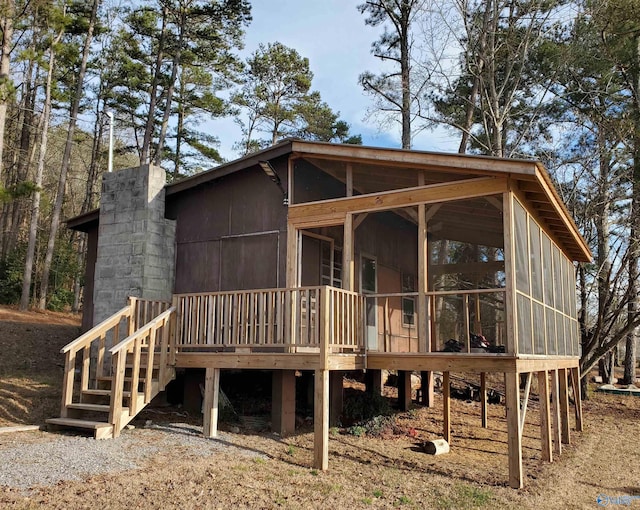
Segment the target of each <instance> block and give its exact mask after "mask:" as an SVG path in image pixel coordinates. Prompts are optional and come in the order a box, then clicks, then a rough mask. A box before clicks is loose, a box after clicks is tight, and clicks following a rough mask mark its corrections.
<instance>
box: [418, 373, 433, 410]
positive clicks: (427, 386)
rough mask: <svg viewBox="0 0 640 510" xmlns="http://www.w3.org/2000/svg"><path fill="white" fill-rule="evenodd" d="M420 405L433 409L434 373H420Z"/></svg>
mask: <svg viewBox="0 0 640 510" xmlns="http://www.w3.org/2000/svg"><path fill="white" fill-rule="evenodd" d="M420 378H421V382H420V396H421V399H420V403H421V404H422V405H425V406H427V407H433V405H434V398H433V386H434V384H433V372H430V371H422V372H420Z"/></svg>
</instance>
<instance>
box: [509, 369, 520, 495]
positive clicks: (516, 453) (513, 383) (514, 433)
mask: <svg viewBox="0 0 640 510" xmlns="http://www.w3.org/2000/svg"><path fill="white" fill-rule="evenodd" d="M505 381H506V387H505V399H506V407H507V434H508V445H509V485H510V486H511V487H513V488H514V489H520V488H522V486H523V484H524V483H523V482H524V481H523V472H522V436H521V434H520V387H519V381H518V374H517V373H515V372H508V373H506V374H505Z"/></svg>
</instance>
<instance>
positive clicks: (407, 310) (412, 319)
mask: <svg viewBox="0 0 640 510" xmlns="http://www.w3.org/2000/svg"><path fill="white" fill-rule="evenodd" d="M415 291H416V277H415V275H413V274H410V273H402V292H403V293H408V292H415ZM402 325H403V326H404V327H405V328H411V327H414V326H415V325H416V298H414V297H413V296H403V298H402Z"/></svg>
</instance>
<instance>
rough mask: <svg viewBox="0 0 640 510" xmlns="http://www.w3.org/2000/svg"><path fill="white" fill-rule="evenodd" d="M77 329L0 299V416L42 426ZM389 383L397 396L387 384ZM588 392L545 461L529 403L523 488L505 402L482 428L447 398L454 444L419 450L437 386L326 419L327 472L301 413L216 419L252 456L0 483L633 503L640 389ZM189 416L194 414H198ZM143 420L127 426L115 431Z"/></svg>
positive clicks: (73, 500) (101, 493)
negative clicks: (279, 421) (386, 422)
mask: <svg viewBox="0 0 640 510" xmlns="http://www.w3.org/2000/svg"><path fill="white" fill-rule="evenodd" d="M78 330H79V319H78V318H77V317H74V316H71V315H64V314H54V313H45V314H43V313H35V312H29V313H19V312H17V311H16V310H14V309H11V308H7V307H0V348H1V349H2V355H1V356H0V427H7V426H13V425H24V424H36V425H40V424H42V423H44V420H45V419H46V418H47V417H51V416H57V415H58V412H59V410H58V408H59V399H60V384H61V380H62V365H63V359H62V357H61V355H59V349H60V347H62V346H63V345H64V344H66V343H67V342H69V341H70V340H72V339H73V338H75V337H76V336H77V334H78ZM496 385H497V383H496ZM533 390H535V386H534V388H533ZM387 391H388V394H389V396H393V394H394V390H393V389H388V390H387ZM590 397H591V398H590V399H589V400H588V401H586V402H585V403H584V414H585V431H584V432H583V433H576V432H575V431H572V432H573V433H572V436H571V443H572V444H571V445H569V446H565V448H564V450H563V453H562V455H561V456H560V457H556V458H555V459H554V462H553V463H551V464H549V463H544V462H542V461H541V452H540V438H539V413H538V408H537V405H536V404H537V402H536V401H535V395H534V396H533V397H532V401H531V402H530V406H529V410H528V412H527V415H526V416H527V419H526V421H527V424H526V426H525V430H524V434H523V445H524V447H523V464H524V471H525V475H526V480H525V488H524V489H523V490H520V491H516V490H513V489H511V488H509V487H508V486H507V476H508V469H507V433H506V424H505V419H504V407H503V406H502V405H490V406H489V426H488V428H487V429H483V428H482V427H480V406H479V403H477V402H473V401H471V402H466V401H462V400H453V404H452V412H451V417H452V443H451V452H450V453H449V454H446V455H441V456H436V457H433V456H429V455H426V454H425V453H423V452H422V451H421V449H420V448H419V445H420V443H421V442H422V441H424V440H427V439H434V438H436V437H438V436H439V434H440V432H441V429H442V405H441V399H440V395H439V394H436V405H435V406H434V407H433V408H431V409H427V408H421V407H415V408H414V409H412V410H410V411H409V412H405V413H398V414H396V415H395V416H394V423H393V425H392V426H391V427H388V428H387V429H386V431H385V433H383V434H382V435H381V436H378V437H370V436H367V435H363V436H355V435H352V434H347V433H344V431H341V430H338V429H332V435H331V438H330V442H329V452H330V460H329V470H328V471H327V472H318V471H316V470H314V469H312V468H311V467H310V466H311V464H312V458H313V434H312V432H311V427H310V426H309V425H303V426H301V428H300V430H299V433H298V434H296V435H295V436H293V437H290V438H286V439H284V440H283V439H281V438H279V437H277V436H275V435H273V434H270V433H268V432H263V433H258V432H255V431H251V430H246V429H243V428H240V430H239V431H238V429H231V428H229V427H226V428H225V426H224V425H222V426H221V429H222V430H225V434H224V438H225V439H221V440H220V441H224V442H229V443H233V444H234V445H236V446H237V447H239V448H241V449H243V450H245V451H247V452H253V453H258V454H259V455H257V456H255V455H254V456H248V455H247V456H242V455H238V454H237V451H236V450H232V449H229V450H225V449H221V450H220V451H216V453H215V454H213V455H208V456H202V455H193V454H192V453H190V452H189V451H187V450H185V449H184V448H182V447H179V446H176V447H175V450H160V451H159V452H158V453H156V454H154V455H152V456H150V457H149V458H148V459H146V460H145V463H144V465H142V466H140V467H139V468H138V469H135V470H128V471H112V472H109V473H107V474H100V475H96V476H91V477H89V478H87V479H85V480H80V481H60V482H58V483H56V484H55V485H49V486H36V487H32V488H30V489H28V490H26V491H25V490H24V489H19V488H16V487H6V486H5V487H2V486H0V508H16V509H22V508H25V509H27V508H28V509H30V508H34V509H35V508H59V509H70V508H74V509H76V508H77V509H80V508H87V509H88V508H91V509H96V508H105V509H125V508H127V509H130V508H145V509H146V508H162V509H164V508H176V509H178V508H180V509H183V508H184V509H187V508H194V509H196V508H200V509H205V508H334V509H342V508H351V509H354V508H443V509H445V508H594V507H597V506H598V503H597V498H598V497H599V496H600V498H601V501H603V502H606V503H610V505H611V506H615V504H623V505H624V506H629V507H633V506H637V507H639V508H640V498H639V499H633V498H632V497H633V496H640V441H638V440H637V438H638V423H639V422H640V398H637V397H628V396H617V395H607V394H600V393H591V394H590ZM163 412H165V413H166V414H158V413H157V412H155V413H154V412H153V411H147V412H146V413H145V414H143V415H142V416H141V419H140V420H138V421H137V422H136V423H137V424H138V427H140V424H141V423H142V424H144V420H147V419H153V420H154V421H158V420H160V419H169V418H170V417H171V416H172V414H171V413H170V412H166V411H163ZM572 418H573V416H572ZM179 419H180V420H184V416H181V417H180V418H179ZM193 420H194V421H193V423H194V426H195V425H198V424H199V418H198V417H196V418H194V419H193ZM234 431H235V433H234ZM143 432H144V429H141V428H136V429H134V430H130V431H125V432H124V434H132V435H135V434H142V433H143ZM57 437H59V435H58V434H57V433H49V432H45V431H35V432H21V433H8V434H6V433H5V434H0V447H1V446H2V445H6V444H8V443H11V444H15V443H18V444H20V443H23V444H31V443H38V442H47V441H54V440H55V438H57ZM1 469H3V470H5V469H9V470H10V469H11V465H10V464H9V465H4V466H2V468H1ZM603 497H612V498H615V497H620V498H621V499H619V500H615V499H613V500H611V499H606V500H603ZM627 498H628V499H627Z"/></svg>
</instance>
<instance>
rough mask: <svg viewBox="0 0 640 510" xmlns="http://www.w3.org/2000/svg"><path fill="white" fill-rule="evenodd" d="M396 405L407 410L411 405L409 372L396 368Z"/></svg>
mask: <svg viewBox="0 0 640 510" xmlns="http://www.w3.org/2000/svg"><path fill="white" fill-rule="evenodd" d="M398 407H399V409H400V410H401V411H408V410H409V407H411V372H410V371H408V370H398Z"/></svg>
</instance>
